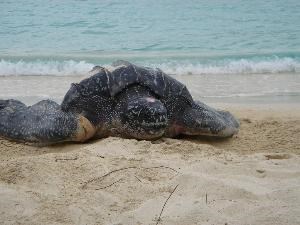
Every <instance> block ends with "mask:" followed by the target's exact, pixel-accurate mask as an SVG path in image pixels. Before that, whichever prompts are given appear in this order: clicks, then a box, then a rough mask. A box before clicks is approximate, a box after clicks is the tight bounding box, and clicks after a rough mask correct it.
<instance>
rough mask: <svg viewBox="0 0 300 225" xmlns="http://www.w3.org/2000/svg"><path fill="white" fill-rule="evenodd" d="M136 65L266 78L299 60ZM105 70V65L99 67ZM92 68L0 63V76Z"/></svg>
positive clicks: (297, 68)
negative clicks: (252, 75)
mask: <svg viewBox="0 0 300 225" xmlns="http://www.w3.org/2000/svg"><path fill="white" fill-rule="evenodd" d="M135 62H136V63H137V64H140V65H147V66H151V67H158V68H161V69H162V70H163V71H164V72H166V73H168V74H174V75H185V74H192V75H201V74H260V73H261V74H266V73H300V60H298V59H295V58H289V57H286V58H272V59H263V60H252V59H235V60H233V59H232V60H215V61H210V62H205V63H201V62H193V63H189V62H186V61H170V62H163V63H162V62H158V63H156V62H155V63H153V62H151V63H149V62H147V61H135ZM99 64H100V65H101V63H99ZM102 65H104V66H107V65H108V64H107V63H104V64H102ZM93 66H95V64H93V63H89V62H86V61H74V60H65V61H51V60H50V61H41V60H35V61H30V62H28V61H22V60H21V61H9V60H4V59H2V60H1V61H0V76H8V75H15V76H18V75H56V76H67V75H84V74H86V73H87V72H88V71H90V70H91V69H92V68H93Z"/></svg>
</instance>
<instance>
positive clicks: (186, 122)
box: [171, 102, 239, 137]
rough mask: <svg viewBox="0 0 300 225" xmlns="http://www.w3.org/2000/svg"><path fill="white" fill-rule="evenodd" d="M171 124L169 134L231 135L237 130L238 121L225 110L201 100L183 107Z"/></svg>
mask: <svg viewBox="0 0 300 225" xmlns="http://www.w3.org/2000/svg"><path fill="white" fill-rule="evenodd" d="M179 117H180V118H177V120H176V121H175V122H174V124H173V126H171V134H173V135H174V136H175V135H178V134H186V135H201V136H216V137H231V136H233V135H234V134H236V133H237V132H238V128H239V123H238V121H237V120H236V119H235V118H234V117H233V115H232V114H231V113H229V112H227V111H218V110H215V109H213V108H211V107H209V106H207V105H205V104H203V103H201V102H197V103H193V104H192V106H191V107H188V108H186V109H185V111H184V113H183V114H182V115H180V116H179Z"/></svg>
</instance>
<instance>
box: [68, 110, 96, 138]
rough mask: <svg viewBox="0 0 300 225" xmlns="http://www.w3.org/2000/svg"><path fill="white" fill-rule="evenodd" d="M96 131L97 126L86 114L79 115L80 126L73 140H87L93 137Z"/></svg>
mask: <svg viewBox="0 0 300 225" xmlns="http://www.w3.org/2000/svg"><path fill="white" fill-rule="evenodd" d="M95 133H96V128H95V127H94V126H93V125H92V123H91V122H90V121H89V120H88V119H87V118H85V117H84V116H79V119H78V128H77V132H76V135H75V137H74V139H73V140H72V141H77V142H85V141H87V140H89V139H90V138H92V137H93V136H94V134H95Z"/></svg>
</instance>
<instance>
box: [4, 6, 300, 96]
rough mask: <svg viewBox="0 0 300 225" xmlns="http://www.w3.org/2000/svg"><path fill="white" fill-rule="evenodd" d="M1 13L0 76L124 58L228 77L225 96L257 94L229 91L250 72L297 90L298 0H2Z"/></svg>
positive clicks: (83, 67)
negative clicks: (229, 81) (229, 82)
mask: <svg viewBox="0 0 300 225" xmlns="http://www.w3.org/2000/svg"><path fill="white" fill-rule="evenodd" d="M0 15H1V16H0V76H10V75H14V76H23V75H50V76H70V75H75V76H76V75H83V74H85V73H86V72H87V71H89V70H90V69H91V68H92V67H93V66H94V65H96V64H98V65H108V64H110V63H111V62H112V61H114V60H117V59H125V60H129V61H132V62H135V63H137V64H141V65H147V66H153V67H160V68H161V69H163V70H164V71H165V72H166V73H168V74H171V75H174V76H186V78H181V79H182V80H183V81H184V80H185V79H189V78H188V76H199V77H201V79H200V78H199V79H200V80H199V81H197V80H196V81H195V82H196V83H197V82H200V81H201V82H205V81H206V80H210V81H209V82H211V83H212V84H211V85H212V86H213V82H214V81H216V80H218V83H221V84H219V87H218V88H215V90H218V89H220V87H222V80H223V81H224V82H225V83H226V82H227V83H228V80H232V82H231V83H234V87H233V86H232V88H231V87H230V84H228V85H227V86H226V88H225V89H224V90H227V92H228V93H225V94H224V96H230V95H232V94H234V95H236V96H243V94H246V95H247V94H249V93H250V94H249V95H250V96H251V95H254V96H256V95H260V94H262V95H263V93H265V92H266V91H265V90H264V89H265V86H264V85H262V86H261V87H260V89H259V90H257V88H256V89H255V88H254V89H253V90H252V89H251V90H252V91H250V92H249V93H248V92H247V93H244V92H243V90H241V92H240V93H236V92H238V91H236V90H237V89H242V88H238V87H236V85H239V84H240V85H241V87H244V86H245V87H247V81H248V80H250V81H251V82H252V83H249V85H254V86H255V85H256V84H255V82H254V81H253V75H255V77H257V79H258V81H257V82H258V83H259V82H263V81H264V79H265V81H266V80H267V81H266V86H268V85H269V86H270V85H271V86H270V87H268V91H267V93H269V94H270V95H272V93H273V92H272V90H273V89H274V95H281V94H282V95H292V96H298V95H299V96H300V81H299V80H300V78H299V73H300V1H299V0H265V1H260V0H251V1H249V0H210V1H207V0H205V1H204V0H185V1H181V0H155V1H154V0H127V1H121V0H98V1H97V0H86V1H83V0H82V1H75V0H74V1H71V0H64V1H60V0H51V1H43V0H24V1H12V0H3V1H1V2H0ZM258 74H261V76H260V75H258ZM251 76H252V77H251ZM260 77H261V80H262V81H259V80H260ZM266 77H267V78H266ZM37 79H38V78H37ZM255 80H256V79H255ZM275 81H278V82H277V83H276V82H275ZM0 82H1V81H0ZM245 82H246V83H245ZM270 82H271V83H272V82H273V83H272V84H270ZM274 82H275V83H276V84H274ZM223 86H224V85H223ZM199 87H201V84H200V83H199V85H198V86H197V87H196V89H197V88H199ZM201 88H203V87H201ZM272 88H273V89H272ZM233 89H235V92H234V93H233V92H232V90H233ZM225 92H226V91H225ZM6 93H7V92H6ZM278 93H279V94H278ZM201 94H202V93H200V95H201ZM204 95H205V93H204ZM211 95H213V94H211ZM215 96H223V95H218V94H217V93H215ZM0 97H1V91H0ZM2 97H3V96H2ZM4 97H6V95H5V96H4Z"/></svg>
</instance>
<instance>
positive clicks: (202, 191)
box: [0, 104, 300, 225]
mask: <svg viewBox="0 0 300 225" xmlns="http://www.w3.org/2000/svg"><path fill="white" fill-rule="evenodd" d="M222 107H223V108H224V107H225V108H227V109H229V110H230V111H232V112H233V113H234V114H235V115H236V116H237V117H238V118H239V120H240V123H241V129H240V132H239V134H238V135H236V136H234V137H233V138H231V139H226V140H216V139H211V138H192V139H191V138H182V139H167V138H165V139H160V140H157V141H152V142H150V141H137V140H128V139H121V138H114V137H110V138H106V139H102V140H97V141H93V142H91V143H85V144H66V145H58V146H52V147H32V146H26V145H23V144H17V143H13V142H10V141H7V140H3V139H1V140H0V154H1V158H0V221H1V224H28V225H29V224H30V225H33V224H61V225H63V224H66V225H67V224H70V225H71V224H115V225H116V224H118V225H121V224H124V225H125V224H128V225H129V224H157V223H158V224H170V225H171V224H172V225H174V224H178V225H191V224H201V225H203V224H223V225H224V224H228V225H230V224H240V225H246V224H251V225H253V224H257V225H270V224H273V225H274V224H293V225H296V224H300V218H299V215H300V205H299V202H300V179H299V178H300V107H299V106H297V105H294V106H293V105H289V106H288V105H273V106H266V105H260V106H259V105H256V106H252V105H234V104H231V105H223V106H222ZM177 185H178V186H177ZM175 188H176V189H175ZM168 198H169V199H168ZM167 199H168V201H167ZM166 201H167V202H166ZM164 204H165V206H164ZM163 206H164V207H163ZM158 220H159V221H158Z"/></svg>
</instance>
